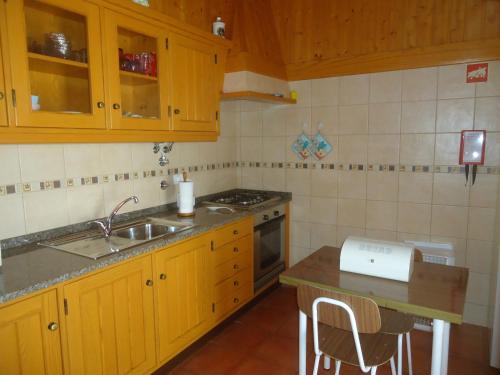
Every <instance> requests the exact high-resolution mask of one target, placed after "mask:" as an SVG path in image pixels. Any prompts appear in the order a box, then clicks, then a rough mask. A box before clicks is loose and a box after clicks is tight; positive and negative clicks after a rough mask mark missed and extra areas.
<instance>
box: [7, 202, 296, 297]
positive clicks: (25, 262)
mask: <svg viewBox="0 0 500 375" xmlns="http://www.w3.org/2000/svg"><path fill="white" fill-rule="evenodd" d="M276 194H279V195H280V196H281V200H279V201H274V202H271V203H269V204H268V205H264V206H261V207H258V208H255V209H252V210H238V211H236V212H234V213H219V212H214V211H210V210H208V209H207V208H206V207H198V208H196V214H195V216H194V217H193V218H179V217H177V215H176V209H175V208H173V207H172V206H171V205H169V206H164V208H163V209H161V208H160V209H154V213H153V214H151V213H149V212H151V211H148V210H145V212H144V215H143V216H137V215H134V217H133V221H136V220H138V219H141V218H145V217H157V218H163V219H168V220H176V221H184V222H189V223H193V224H195V227H194V228H192V229H190V230H186V231H184V232H180V233H177V234H175V235H173V236H167V237H165V238H159V239H156V240H153V241H150V242H147V243H143V244H140V245H138V246H135V247H133V248H130V249H127V250H122V251H120V252H119V253H115V254H110V255H107V256H104V257H102V258H99V259H97V260H94V259H89V258H86V257H83V256H79V255H75V254H71V253H67V252H64V251H61V250H56V249H52V248H49V247H45V246H40V245H37V243H36V242H35V243H31V244H28V245H24V246H18V247H14V248H11V249H9V250H7V251H4V252H3V253H4V254H3V256H2V263H3V264H2V266H1V267H0V304H1V303H5V302H8V301H11V300H13V299H16V298H19V297H22V296H24V295H27V294H29V293H33V292H35V291H38V290H41V289H45V288H49V287H51V286H54V285H56V284H58V283H61V282H64V281H67V280H70V279H73V278H76V277H79V276H82V275H85V274H87V273H89V272H92V271H95V270H98V269H103V268H105V267H107V266H110V265H113V264H116V263H119V262H121V261H124V260H126V259H130V258H132V257H136V256H138V255H141V254H145V253H148V252H152V251H155V250H157V249H161V248H163V247H166V246H168V245H171V244H173V243H175V242H179V241H181V240H183V239H186V238H189V237H193V236H195V235H198V234H201V233H205V232H208V231H211V230H214V229H216V228H218V227H221V226H223V225H226V224H229V223H231V222H233V221H237V220H239V219H242V218H244V217H248V216H253V215H254V214H256V213H258V212H259V211H262V210H265V209H267V208H269V207H272V206H275V205H278V204H282V203H286V202H289V201H290V200H291V194H288V193H280V192H276ZM227 212H229V211H227ZM129 219H130V218H129ZM55 231H57V229H56V230H55ZM35 238H36V237H35ZM38 238H39V237H38ZM37 242H38V241H37Z"/></svg>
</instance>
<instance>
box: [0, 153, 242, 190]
mask: <svg viewBox="0 0 500 375" xmlns="http://www.w3.org/2000/svg"><path fill="white" fill-rule="evenodd" d="M238 166H239V163H238V162H236V161H230V162H222V163H210V164H201V165H192V166H185V167H178V168H163V169H152V170H145V171H133V172H119V173H111V174H105V175H98V176H83V177H69V178H66V179H65V180H62V179H61V180H44V181H33V182H21V183H17V184H9V185H0V197H1V196H7V195H12V194H22V193H32V192H37V191H48V190H56V189H62V188H72V187H79V186H91V185H99V184H108V183H117V182H123V181H129V180H143V179H150V178H157V177H163V176H172V175H174V174H178V173H182V172H189V173H196V172H206V171H215V170H220V169H230V168H236V167H238Z"/></svg>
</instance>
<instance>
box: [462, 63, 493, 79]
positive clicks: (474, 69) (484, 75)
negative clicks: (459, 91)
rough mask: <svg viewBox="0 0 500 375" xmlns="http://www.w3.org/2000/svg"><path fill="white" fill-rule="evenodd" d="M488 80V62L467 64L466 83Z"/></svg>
mask: <svg viewBox="0 0 500 375" xmlns="http://www.w3.org/2000/svg"><path fill="white" fill-rule="evenodd" d="M487 80H488V63H482V64H469V65H467V81H466V82H467V83H474V82H486V81H487Z"/></svg>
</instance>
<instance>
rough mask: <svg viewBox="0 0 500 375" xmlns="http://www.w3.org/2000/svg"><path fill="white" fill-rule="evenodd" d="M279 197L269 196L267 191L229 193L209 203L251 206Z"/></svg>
mask: <svg viewBox="0 0 500 375" xmlns="http://www.w3.org/2000/svg"><path fill="white" fill-rule="evenodd" d="M274 199H279V198H276V197H272V196H269V195H268V194H265V193H227V194H225V195H221V196H219V197H215V198H213V199H212V200H210V202H205V203H209V204H219V205H227V206H232V207H241V208H249V207H254V206H257V205H261V204H263V203H265V202H267V201H269V200H274Z"/></svg>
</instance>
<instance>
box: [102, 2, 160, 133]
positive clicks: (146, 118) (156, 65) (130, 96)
mask: <svg viewBox="0 0 500 375" xmlns="http://www.w3.org/2000/svg"><path fill="white" fill-rule="evenodd" d="M105 25H106V26H105V29H106V47H105V54H106V62H107V77H108V82H107V83H108V89H109V97H110V106H111V127H112V128H113V129H130V130H168V129H169V118H168V98H167V94H168V90H167V88H168V75H167V69H168V62H167V58H168V54H167V48H168V39H167V31H166V30H164V29H162V28H161V27H155V26H153V24H150V23H145V22H141V21H139V20H135V19H132V18H130V17H125V16H123V15H120V14H117V13H114V12H112V11H106V13H105Z"/></svg>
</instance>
